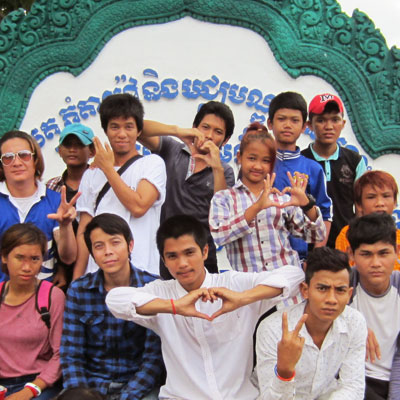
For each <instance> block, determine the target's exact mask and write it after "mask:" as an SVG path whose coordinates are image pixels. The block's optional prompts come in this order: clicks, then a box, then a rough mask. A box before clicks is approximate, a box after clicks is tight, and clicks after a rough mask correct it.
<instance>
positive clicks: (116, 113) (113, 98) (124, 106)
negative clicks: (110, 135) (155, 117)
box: [99, 93, 144, 133]
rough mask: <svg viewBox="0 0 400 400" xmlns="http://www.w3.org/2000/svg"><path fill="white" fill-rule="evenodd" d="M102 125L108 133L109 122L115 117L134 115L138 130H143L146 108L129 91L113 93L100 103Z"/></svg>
mask: <svg viewBox="0 0 400 400" xmlns="http://www.w3.org/2000/svg"><path fill="white" fill-rule="evenodd" d="M99 113H100V121H101V127H102V128H103V130H104V132H105V133H107V127H108V123H109V121H110V120H111V119H113V118H119V117H123V118H125V119H127V118H130V117H132V118H133V119H134V120H135V121H136V126H137V129H138V132H140V131H142V130H143V117H144V109H143V104H142V103H141V102H140V100H139V99H138V98H137V97H134V96H132V95H131V94H129V93H119V94H111V95H110V96H107V97H106V98H105V99H104V100H103V101H102V102H101V104H100V108H99Z"/></svg>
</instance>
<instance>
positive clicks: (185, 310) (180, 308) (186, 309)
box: [174, 288, 215, 321]
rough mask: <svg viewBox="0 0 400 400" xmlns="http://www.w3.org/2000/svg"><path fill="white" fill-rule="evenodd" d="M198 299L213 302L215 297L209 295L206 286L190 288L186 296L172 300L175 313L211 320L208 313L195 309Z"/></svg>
mask: <svg viewBox="0 0 400 400" xmlns="http://www.w3.org/2000/svg"><path fill="white" fill-rule="evenodd" d="M199 299H201V300H202V301H204V302H206V301H211V302H213V301H214V299H215V297H213V296H212V295H210V293H209V291H208V289H207V288H200V289H196V290H192V291H191V292H190V293H188V294H187V295H186V296H183V297H181V298H180V299H178V300H175V301H174V304H175V310H176V313H177V314H179V315H183V316H185V317H197V318H203V319H206V320H208V321H212V318H211V317H210V316H209V315H207V314H203V313H201V312H199V311H197V309H196V306H195V304H196V302H197V300H199Z"/></svg>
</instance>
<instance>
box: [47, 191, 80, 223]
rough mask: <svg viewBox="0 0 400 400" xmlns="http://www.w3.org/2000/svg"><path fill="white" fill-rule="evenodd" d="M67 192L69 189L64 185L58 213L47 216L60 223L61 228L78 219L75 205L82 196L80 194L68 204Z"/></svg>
mask: <svg viewBox="0 0 400 400" xmlns="http://www.w3.org/2000/svg"><path fill="white" fill-rule="evenodd" d="M66 191H67V189H66V187H65V185H63V186H62V188H61V202H60V205H59V206H58V209H57V212H56V213H53V214H47V218H50V219H55V220H56V221H58V223H59V224H60V226H67V225H68V224H70V223H71V222H72V221H73V220H74V219H75V218H76V210H75V207H74V205H75V203H76V201H77V200H78V198H79V196H80V195H81V193H80V192H78V193H77V194H76V195H75V196H74V197H73V198H72V199H71V201H70V202H67V195H66Z"/></svg>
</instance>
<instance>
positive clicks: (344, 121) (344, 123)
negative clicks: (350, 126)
mask: <svg viewBox="0 0 400 400" xmlns="http://www.w3.org/2000/svg"><path fill="white" fill-rule="evenodd" d="M345 125H346V120H345V119H344V120H343V126H342V129H343V128H344V126H345Z"/></svg>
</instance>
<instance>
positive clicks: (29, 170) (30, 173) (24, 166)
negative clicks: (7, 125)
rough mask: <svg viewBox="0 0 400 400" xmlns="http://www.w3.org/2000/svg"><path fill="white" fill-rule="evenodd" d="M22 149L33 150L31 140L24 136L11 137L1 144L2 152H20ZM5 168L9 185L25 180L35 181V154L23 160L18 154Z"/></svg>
mask: <svg viewBox="0 0 400 400" xmlns="http://www.w3.org/2000/svg"><path fill="white" fill-rule="evenodd" d="M21 150H27V151H30V152H33V151H32V149H31V147H30V145H29V142H28V141H27V140H25V139H22V138H13V139H9V140H7V141H6V142H4V143H3V145H2V146H1V154H5V153H18V152H19V151H21ZM3 170H4V176H5V178H6V182H7V185H8V186H11V187H12V186H14V185H19V184H21V183H25V182H30V183H34V182H35V162H34V156H32V158H31V159H30V160H29V161H22V160H21V159H20V158H19V157H18V156H16V157H15V158H14V161H13V162H12V163H11V164H10V165H3Z"/></svg>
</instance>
